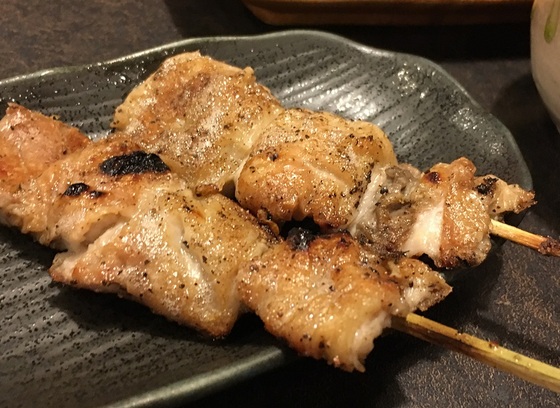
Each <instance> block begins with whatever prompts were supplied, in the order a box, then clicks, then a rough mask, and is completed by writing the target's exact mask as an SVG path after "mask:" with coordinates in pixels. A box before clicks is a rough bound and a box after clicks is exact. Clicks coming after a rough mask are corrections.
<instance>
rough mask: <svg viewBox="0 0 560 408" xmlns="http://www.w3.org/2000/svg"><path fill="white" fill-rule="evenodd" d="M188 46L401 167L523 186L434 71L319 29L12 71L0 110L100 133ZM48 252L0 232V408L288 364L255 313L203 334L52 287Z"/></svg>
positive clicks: (493, 134)
mask: <svg viewBox="0 0 560 408" xmlns="http://www.w3.org/2000/svg"><path fill="white" fill-rule="evenodd" d="M192 50H200V51H201V52H202V53H204V54H208V55H210V56H212V57H214V58H217V59H220V60H225V61H227V62H229V63H231V64H234V65H238V66H251V67H253V68H254V70H255V72H256V75H257V77H258V79H259V81H260V82H262V83H264V84H265V85H267V86H268V87H270V89H271V90H272V91H273V93H274V94H275V95H277V96H278V97H279V98H280V99H281V100H282V101H283V103H284V104H285V105H287V106H301V107H307V108H312V109H323V110H328V111H332V112H336V113H338V114H340V115H342V116H346V117H349V118H359V119H365V120H369V121H372V122H374V123H377V124H379V125H380V126H381V127H382V128H383V129H385V131H386V132H387V133H388V134H389V137H390V138H391V140H392V142H393V143H394V146H395V150H396V152H397V154H398V156H399V158H400V160H402V161H407V162H410V163H412V164H414V165H416V166H419V167H421V168H426V167H427V166H429V165H431V164H433V163H434V162H437V161H451V160H453V159H455V158H457V157H459V156H467V157H469V158H471V159H472V160H473V161H474V162H475V164H476V165H477V167H478V168H479V170H480V172H481V173H494V174H496V175H498V176H500V177H503V178H505V179H506V180H508V181H510V182H516V183H519V184H521V185H522V186H524V187H526V188H530V187H531V178H530V174H529V171H528V169H527V167H526V165H525V163H524V161H523V158H522V156H521V154H520V152H519V150H518V148H517V146H516V144H515V142H514V140H513V138H512V136H511V134H510V133H509V132H508V131H507V129H506V128H505V127H504V126H503V125H502V124H501V123H500V122H499V121H498V120H497V119H495V118H494V117H493V116H491V115H489V114H488V113H486V112H484V111H483V110H482V109H481V108H480V107H479V106H478V105H477V104H476V103H475V102H474V101H472V100H471V98H470V97H469V96H468V95H467V94H466V93H465V91H464V90H463V89H462V88H461V87H460V86H459V85H458V84H457V83H456V82H455V81H454V80H453V79H452V78H450V77H449V76H448V75H447V74H446V73H445V72H443V71H442V70H441V69H440V68H439V67H438V66H436V65H435V64H433V63H431V62H429V61H426V60H424V59H421V58H418V57H414V56H410V55H403V54H395V53H391V52H385V51H380V50H375V49H371V48H367V47H364V46H361V45H359V44H356V43H353V42H349V41H347V40H345V39H343V38H340V37H336V36H333V35H330V34H324V33H320V32H313V31H288V32H282V33H275V34H269V35H264V36H259V37H235V38H234V37H230V38H227V37H222V38H202V39H192V40H185V41H182V42H179V43H174V44H170V45H166V46H163V47H159V48H156V49H152V50H148V51H145V52H142V53H138V54H134V55H131V56H127V57H124V58H121V59H118V60H114V61H110V62H105V63H99V64H94V65H89V66H82V67H70V68H60V69H52V70H46V71H42V72H38V73H36V74H32V75H27V76H21V77H16V78H12V79H8V80H4V81H0V98H1V100H2V104H1V105H2V106H0V109H2V111H3V110H4V108H5V103H6V102H7V101H11V100H13V101H16V102H19V103H21V104H23V105H25V106H27V107H29V108H32V109H38V110H40V111H42V112H45V113H48V114H56V115H58V116H59V117H60V118H61V119H62V120H64V121H66V122H69V123H72V124H73V125H76V126H78V127H80V128H81V129H82V130H83V131H84V132H86V133H87V134H89V135H90V136H91V137H92V138H99V137H102V136H103V135H105V134H106V133H107V132H108V128H109V123H110V118H111V114H112V111H113V109H114V107H115V106H116V105H117V104H119V103H120V101H121V100H122V98H123V97H124V95H126V93H127V92H128V91H129V90H130V89H131V88H132V87H133V86H134V85H135V84H137V83H138V82H139V81H140V80H142V79H143V78H145V77H146V76H147V75H148V74H149V73H150V72H151V71H153V70H154V69H155V68H156V67H157V65H158V64H159V63H160V62H161V61H162V60H163V59H164V58H165V57H167V56H169V55H173V54H176V53H179V52H183V51H192ZM52 258H53V252H52V251H51V250H49V249H47V248H43V247H41V246H40V245H38V244H36V243H34V242H33V241H32V240H31V239H30V238H28V237H25V236H23V235H21V234H19V233H18V232H16V231H13V230H11V229H8V228H2V227H0V322H1V326H0V331H1V333H0V406H11V407H16V406H24V407H35V406H42V407H49V406H52V407H65V406H81V407H90V406H91V407H93V406H121V407H131V406H135V407H136V406H148V405H152V404H154V403H159V404H165V405H173V404H175V403H179V402H185V401H189V400H190V401H192V400H194V399H196V398H198V397H200V396H202V395H204V394H206V393H210V392H213V391H215V390H218V389H220V388H221V387H224V386H226V385H229V384H232V383H234V382H236V381H240V380H242V379H244V378H247V377H250V376H254V375H257V374H258V373H260V372H263V371H265V370H269V369H272V368H273V367H276V366H279V365H281V364H284V363H285V362H286V361H287V360H289V359H291V358H293V354H292V353H291V352H290V351H287V350H286V349H285V348H283V346H282V345H281V344H280V343H279V342H277V341H276V340H274V339H272V338H271V336H269V335H268V334H266V333H265V331H264V330H263V328H262V326H261V324H260V323H259V322H258V321H257V319H256V318H253V317H244V318H242V319H241V321H240V322H239V324H238V325H237V326H236V328H235V329H234V332H233V333H232V334H231V336H229V337H228V338H227V339H224V340H208V339H204V338H202V337H200V336H198V335H197V334H196V333H194V332H193V331H192V330H189V329H187V328H184V327H179V326H178V325H176V324H174V323H169V322H167V321H166V320H165V319H163V318H161V317H158V316H155V315H153V314H152V313H151V312H149V311H148V310H146V309H145V308H143V307H142V306H140V305H136V304H134V303H132V302H128V301H125V300H121V299H118V298H116V297H113V296H110V295H100V294H95V293H90V292H86V291H80V290H75V289H71V288H66V287H63V286H60V285H58V284H53V283H51V281H50V278H49V276H48V274H47V272H46V270H47V268H48V267H49V265H50V262H51V260H52Z"/></svg>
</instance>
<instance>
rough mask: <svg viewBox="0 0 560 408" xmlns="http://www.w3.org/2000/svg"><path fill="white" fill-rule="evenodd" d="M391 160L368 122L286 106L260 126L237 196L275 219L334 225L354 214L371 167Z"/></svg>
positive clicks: (388, 145)
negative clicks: (261, 127)
mask: <svg viewBox="0 0 560 408" xmlns="http://www.w3.org/2000/svg"><path fill="white" fill-rule="evenodd" d="M396 162H397V160H396V157H395V155H394V153H393V148H392V146H391V143H390V142H389V139H387V137H386V135H385V134H384V133H383V132H382V131H381V129H379V128H378V127H377V126H375V125H373V124H371V123H368V122H363V121H349V120H345V119H343V118H341V117H339V116H336V115H333V114H330V113H327V112H312V111H309V110H304V109H288V110H285V111H284V112H283V113H282V114H280V115H279V116H278V117H277V118H276V120H275V121H274V122H273V123H272V124H270V125H269V126H267V127H266V128H264V130H263V131H262V134H261V136H260V137H259V138H258V140H257V142H256V144H255V145H254V148H253V151H252V152H251V154H250V156H249V159H248V160H247V162H246V163H245V165H244V166H243V170H242V171H241V173H240V176H239V180H238V182H237V190H236V197H237V199H238V200H239V202H240V203H241V205H243V206H244V207H246V208H248V209H250V210H251V211H252V212H253V213H255V214H257V213H258V212H259V211H263V212H264V213H265V214H264V215H266V216H267V217H271V218H272V219H274V220H277V221H289V220H292V219H295V220H302V219H304V218H311V219H313V220H314V221H315V222H316V223H317V224H319V225H321V226H323V227H334V228H338V227H342V226H345V225H347V224H348V222H349V221H350V220H351V219H352V217H353V216H354V214H355V212H356V208H357V207H358V204H359V202H360V198H361V197H362V194H363V193H364V191H365V189H366V187H367V184H368V179H369V175H370V172H371V171H372V168H373V167H374V166H375V165H379V164H383V165H391V164H396Z"/></svg>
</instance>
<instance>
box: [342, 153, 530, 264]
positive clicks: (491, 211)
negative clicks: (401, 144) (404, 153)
mask: <svg viewBox="0 0 560 408" xmlns="http://www.w3.org/2000/svg"><path fill="white" fill-rule="evenodd" d="M475 171H476V169H475V167H474V165H473V163H472V162H471V161H469V160H468V159H465V158H460V159H457V160H455V161H454V162H452V163H450V164H444V163H440V164H437V165H435V166H433V167H432V168H431V169H430V170H428V171H427V172H425V173H420V172H419V171H418V170H416V169H415V168H413V167H411V166H408V165H398V166H389V167H378V168H377V169H376V170H375V171H374V172H373V173H372V179H371V182H370V184H369V186H368V188H367V190H366V193H365V194H364V196H363V197H362V201H361V202H360V206H359V208H358V215H357V217H356V218H355V219H354V220H353V221H352V222H351V223H350V225H349V229H350V231H351V232H352V234H353V235H355V236H356V237H357V238H358V239H359V240H360V241H361V242H365V243H368V244H369V245H372V246H374V247H375V249H376V251H379V252H380V253H386V254H391V253H404V254H406V255H407V256H412V257H415V256H420V255H428V256H429V257H430V258H431V259H432V260H433V261H434V262H435V264H436V265H437V266H439V267H444V268H454V267H458V266H461V265H464V264H468V265H477V264H479V263H481V262H482V261H483V260H484V259H485V258H486V255H487V254H488V251H489V250H490V247H491V242H490V236H489V230H490V221H491V220H492V219H499V218H501V217H502V216H503V215H504V213H508V212H520V211H522V210H524V209H526V208H527V207H529V206H530V205H532V204H533V203H534V194H533V193H532V192H528V191H525V190H523V189H521V188H520V187H519V186H517V185H508V184H507V183H505V182H504V181H502V180H500V179H498V178H497V177H494V176H486V177H475Z"/></svg>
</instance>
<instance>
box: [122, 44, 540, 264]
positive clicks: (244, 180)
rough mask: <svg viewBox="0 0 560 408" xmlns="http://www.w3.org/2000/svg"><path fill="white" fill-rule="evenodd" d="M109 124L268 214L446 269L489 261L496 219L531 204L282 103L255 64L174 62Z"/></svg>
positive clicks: (525, 195) (194, 58)
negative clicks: (404, 160) (424, 167)
mask: <svg viewBox="0 0 560 408" xmlns="http://www.w3.org/2000/svg"><path fill="white" fill-rule="evenodd" d="M113 126H114V128H115V130H116V131H117V133H120V134H124V135H128V136H130V137H133V138H134V140H135V141H136V142H137V143H139V144H140V145H142V146H143V148H145V149H146V150H148V151H151V152H155V153H161V154H164V155H166V156H167V157H170V158H171V159H173V160H175V161H176V162H177V163H178V166H177V171H178V172H180V173H181V174H183V175H184V176H185V177H186V178H187V180H188V181H189V183H190V185H191V187H193V188H196V189H197V191H198V192H200V193H204V192H205V191H206V192H208V191H210V192H215V191H222V192H225V193H226V194H228V193H229V194H231V190H232V187H234V188H235V197H236V198H237V200H238V202H239V203H240V204H241V205H242V206H243V207H245V208H247V209H249V210H250V211H251V212H253V214H255V215H257V217H258V218H259V219H261V221H266V220H273V221H274V222H277V223H282V222H285V221H290V220H303V219H305V218H310V219H312V220H313V221H314V222H315V223H317V224H318V225H319V226H321V227H322V228H323V229H324V230H337V229H348V230H349V231H350V232H351V233H352V234H353V235H354V236H355V237H357V238H358V239H359V240H360V242H362V243H365V244H369V245H372V246H373V247H375V251H376V252H380V253H385V254H387V255H391V254H393V255H396V256H400V254H402V253H404V254H406V255H407V256H411V257H414V256H420V255H423V254H425V255H428V256H429V257H430V258H432V260H433V261H434V262H435V264H436V265H437V266H440V267H445V268H453V267H457V266H459V265H462V264H468V265H477V264H479V263H480V262H482V260H483V259H484V258H485V257H486V255H487V253H488V251H489V249H490V246H491V245H490V238H489V229H490V223H491V220H492V219H501V217H502V216H503V214H505V213H507V212H520V211H522V210H524V209H525V208H527V207H529V206H530V205H532V204H533V203H534V195H533V193H532V192H528V191H524V190H523V189H521V188H520V187H519V186H517V185H508V184H507V183H506V182H504V181H502V180H500V179H499V178H498V177H495V176H492V175H488V176H482V177H476V176H475V170H476V169H475V166H474V165H473V163H472V162H470V161H469V160H468V159H465V158H461V159H459V160H457V161H455V162H453V163H451V164H437V165H435V166H434V167H432V168H431V169H430V170H428V171H427V172H426V173H422V172H420V171H419V170H417V169H415V168H413V167H412V166H410V165H406V164H398V163H397V159H396V156H395V154H394V152H393V148H392V146H391V143H390V141H389V139H388V138H387V136H386V135H385V134H384V133H383V131H381V129H379V128H378V127H377V126H375V125H373V124H371V123H367V122H364V121H350V120H346V119H343V118H340V117H338V116H336V115H333V114H330V113H327V112H313V111H309V110H305V109H284V108H282V107H281V105H280V103H279V102H278V101H277V100H276V99H275V98H274V97H273V96H272V95H271V93H270V91H269V90H268V89H267V88H265V87H264V86H262V85H259V84H258V83H257V82H256V79H255V76H254V74H253V71H252V70H251V69H250V68H245V69H239V68H235V67H232V66H230V65H227V64H224V63H222V62H218V61H215V60H213V59H211V58H209V57H205V56H201V55H200V54H199V53H196V52H195V53H186V54H181V55H178V56H174V57H172V58H169V59H168V60H166V61H165V62H164V63H163V64H162V65H161V67H160V68H159V69H158V70H157V71H156V72H155V73H154V74H152V75H151V76H150V77H149V78H147V79H146V80H145V81H144V82H143V83H142V84H140V85H139V86H138V87H137V88H135V89H134V90H133V91H132V92H131V93H130V94H129V96H128V97H127V98H126V100H125V101H124V103H123V104H122V105H121V106H119V107H118V109H117V111H116V114H115V118H114V122H113Z"/></svg>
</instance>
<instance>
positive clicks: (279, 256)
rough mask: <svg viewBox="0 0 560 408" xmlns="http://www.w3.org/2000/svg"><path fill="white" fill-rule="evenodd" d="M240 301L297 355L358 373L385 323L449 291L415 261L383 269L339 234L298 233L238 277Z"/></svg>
mask: <svg viewBox="0 0 560 408" xmlns="http://www.w3.org/2000/svg"><path fill="white" fill-rule="evenodd" d="M239 290H240V293H241V297H242V299H243V301H244V302H245V303H246V304H247V305H248V306H249V308H251V309H252V310H254V311H255V313H256V314H257V315H258V316H259V317H260V318H261V319H262V320H263V322H264V323H265V326H266V329H267V330H268V331H269V332H271V333H272V334H274V335H276V336H278V337H280V338H282V339H284V340H285V341H286V342H287V343H288V344H289V345H290V346H291V347H292V348H294V349H295V350H297V351H298V352H299V353H300V354H302V355H305V356H311V357H314V358H316V359H321V358H323V359H325V360H327V361H328V362H329V363H331V364H333V365H335V366H336V367H340V368H342V369H344V370H347V371H352V370H358V371H363V370H364V366H363V363H364V359H365V357H366V356H367V354H368V353H369V352H370V351H371V350H372V349H373V340H374V339H375V338H376V337H377V336H379V335H380V334H381V332H382V331H383V329H385V328H387V327H389V326H390V322H391V316H393V315H399V316H404V315H406V314H407V313H409V312H411V311H413V310H415V309H417V308H419V307H420V308H422V309H425V308H427V307H429V306H431V305H432V304H434V303H436V302H437V301H439V300H440V299H442V298H443V297H445V296H446V295H447V294H448V293H449V292H450V290H451V289H450V288H449V286H448V285H447V284H446V283H445V281H444V280H443V278H442V277H441V276H440V275H439V274H437V273H435V272H433V271H431V270H430V269H429V268H428V267H427V266H426V265H424V264H423V263H421V262H420V261H417V260H412V259H405V260H403V262H402V263H399V262H398V261H397V262H384V261H383V260H381V259H380V258H379V257H377V256H376V255H375V254H373V253H371V252H369V251H366V250H364V248H362V247H360V246H359V245H358V244H357V242H356V241H355V240H354V239H353V238H352V237H351V236H350V235H349V234H346V233H337V234H332V235H328V236H321V237H310V236H308V235H307V234H306V232H305V231H303V232H301V231H298V232H297V233H296V235H295V236H291V237H290V238H288V240H287V241H286V242H283V243H282V244H280V245H278V246H276V247H274V248H273V249H272V250H270V251H268V252H267V253H265V254H264V255H263V256H262V257H260V258H258V259H255V260H254V261H252V262H251V263H250V264H249V265H248V266H247V267H246V268H244V269H242V270H241V272H240V273H239Z"/></svg>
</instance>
